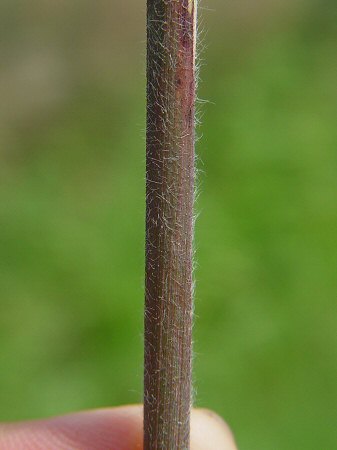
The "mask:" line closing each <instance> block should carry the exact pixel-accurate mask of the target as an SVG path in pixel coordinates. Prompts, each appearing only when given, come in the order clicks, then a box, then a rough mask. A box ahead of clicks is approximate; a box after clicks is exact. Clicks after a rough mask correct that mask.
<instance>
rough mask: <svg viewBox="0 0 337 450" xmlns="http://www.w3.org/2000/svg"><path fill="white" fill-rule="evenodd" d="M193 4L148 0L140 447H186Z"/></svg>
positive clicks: (189, 0)
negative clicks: (144, 267) (142, 405)
mask: <svg viewBox="0 0 337 450" xmlns="http://www.w3.org/2000/svg"><path fill="white" fill-rule="evenodd" d="M196 9H197V0H147V148H146V195H147V197H146V283H145V284H146V295H145V297H146V298H145V380H144V382H145V387H144V450H188V449H189V434H190V407H191V346H192V339H191V332H192V306H193V305H192V301H193V298H192V297H193V292H192V291H193V280H192V241H193V200H194V141H195V137H194V103H195V47H196V46H195V42H196V13H197V11H196Z"/></svg>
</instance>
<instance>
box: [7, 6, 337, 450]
mask: <svg viewBox="0 0 337 450" xmlns="http://www.w3.org/2000/svg"><path fill="white" fill-rule="evenodd" d="M202 7H203V8H202V10H201V29H202V33H201V42H200V47H201V48H203V50H202V53H201V58H200V65H201V84H200V91H199V96H200V97H201V98H202V99H206V100H207V101H209V102H208V103H206V104H204V102H200V107H199V109H200V117H201V122H202V126H201V127H199V135H200V137H201V139H200V141H199V143H198V154H199V164H198V165H199V169H200V171H199V184H200V188H199V191H200V196H199V200H198V206H197V210H198V211H199V212H200V217H199V219H198V222H197V229H196V248H197V261H198V265H197V270H196V280H197V291H196V316H197V317H196V321H195V361H194V367H195V375H194V378H195V403H196V404H197V405H198V406H203V407H206V406H207V407H209V408H212V409H215V410H216V411H218V412H219V413H220V414H221V415H223V416H224V417H225V418H226V420H227V421H228V422H229V423H230V425H231V427H232V428H233V430H234V432H235V435H236V438H237V441H238V444H239V448H240V450H271V449H272V450H284V449H289V450H290V449H291V450H299V449H306V450H334V449H336V448H337V426H336V423H337V412H336V404H337V386H336V379H337V365H336V358H337V333H336V329H337V311H336V309H337V307H336V299H337V281H336V280H337V277H336V266H337V239H336V226H337V208H336V194H337V176H336V175H337V173H336V163H337V161H336V160H337V153H336V149H337V126H336V118H337V114H336V113H337V111H336V105H337V83H336V80H337V60H336V54H337V28H336V21H337V5H336V2H335V0H317V1H310V0H307V1H304V0H302V1H301V0H297V1H290V0H282V1H281V0H235V1H234V0H230V1H228V2H227V1H226V2H224V1H222V0H203V2H202ZM0 17H1V19H0V36H1V39H0V51H1V69H0V98H1V103H0V182H1V189H0V227H1V229H0V254H1V256H0V283H1V285H0V294H1V303H0V419H1V420H17V419H26V418H35V417H41V416H45V415H55V414H61V413H65V412H68V411H72V410H77V409H82V408H95V407H100V406H108V405H119V404H122V403H128V402H140V401H141V399H142V327H143V326H142V308H143V272H144V250H143V249H144V163H145V153H144V145H145V143H144V128H145V94H144V91H145V79H144V73H145V1H143V2H141V1H136V0H129V1H127V2H120V1H117V0H110V1H108V0H96V1H89V0H74V1H72V2H69V1H65V0H58V1H57V2H54V1H51V0H34V1H31V2H24V1H20V0H2V1H1V6H0Z"/></svg>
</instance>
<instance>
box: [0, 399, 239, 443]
mask: <svg viewBox="0 0 337 450" xmlns="http://www.w3.org/2000/svg"><path fill="white" fill-rule="evenodd" d="M142 428H143V408H142V406H141V405H135V406H122V407H119V408H111V409H101V410H94V411H85V412H80V413H76V414H69V415H67V416H63V417H56V418H52V419H47V420H37V421H31V422H21V423H13V424H3V425H0V450H46V449H48V450H142V448H143V431H142ZM214 449H217V450H236V446H235V444H234V439H233V436H232V434H231V432H230V430H229V428H228V426H227V425H226V423H225V422H224V421H223V420H222V419H221V418H220V417H219V416H218V415H216V414H215V413H213V412H211V411H209V410H204V409H196V410H194V411H193V412H192V421H191V450H214Z"/></svg>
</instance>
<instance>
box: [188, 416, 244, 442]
mask: <svg viewBox="0 0 337 450" xmlns="http://www.w3.org/2000/svg"><path fill="white" fill-rule="evenodd" d="M191 448H192V450H214V449H217V450H237V447H236V445H235V441H234V437H233V434H232V432H231V430H230V428H229V427H228V425H227V423H226V422H225V421H224V420H223V419H222V418H221V417H220V416H219V415H218V414H216V413H215V412H213V411H211V410H209V409H194V410H193V411H192V417H191Z"/></svg>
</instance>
